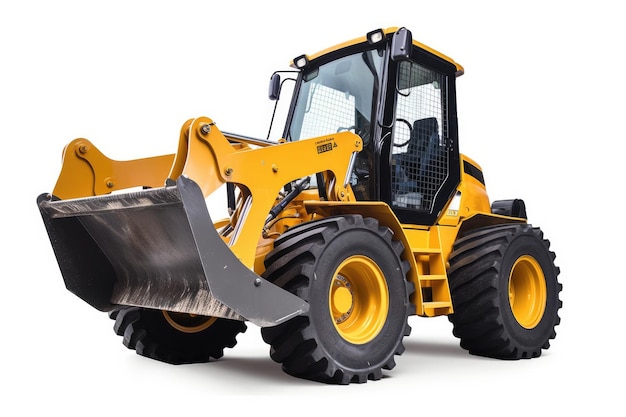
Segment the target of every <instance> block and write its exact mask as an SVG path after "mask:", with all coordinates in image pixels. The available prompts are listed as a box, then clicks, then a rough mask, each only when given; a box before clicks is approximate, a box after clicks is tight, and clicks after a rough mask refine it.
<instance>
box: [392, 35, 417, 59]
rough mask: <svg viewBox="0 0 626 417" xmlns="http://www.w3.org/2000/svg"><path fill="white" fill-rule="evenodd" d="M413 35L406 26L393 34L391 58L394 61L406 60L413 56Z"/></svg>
mask: <svg viewBox="0 0 626 417" xmlns="http://www.w3.org/2000/svg"><path fill="white" fill-rule="evenodd" d="M412 46H413V35H411V31H410V30H408V29H406V28H400V29H398V31H397V32H396V33H394V34H393V39H392V40H391V59H392V60H393V61H406V60H407V59H409V57H410V56H411V48H412Z"/></svg>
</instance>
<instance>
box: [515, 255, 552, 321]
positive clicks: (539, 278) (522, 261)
mask: <svg viewBox="0 0 626 417" xmlns="http://www.w3.org/2000/svg"><path fill="white" fill-rule="evenodd" d="M546 299H547V288H546V279H545V276H544V275H543V271H542V269H541V266H540V265H539V263H538V262H537V261H536V260H535V258H533V257H532V256H529V255H524V256H521V257H519V258H518V259H517V261H515V264H514V265H513V269H511V275H510V277H509V302H510V303H511V310H512V311H513V316H515V320H517V322H518V323H519V324H520V325H521V326H522V327H524V328H526V329H532V328H534V327H535V326H537V324H539V322H540V321H541V318H542V317H543V313H544V311H545V309H546Z"/></svg>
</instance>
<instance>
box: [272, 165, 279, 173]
mask: <svg viewBox="0 0 626 417" xmlns="http://www.w3.org/2000/svg"><path fill="white" fill-rule="evenodd" d="M272 171H274V172H278V167H277V166H276V164H274V165H272Z"/></svg>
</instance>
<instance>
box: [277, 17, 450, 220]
mask: <svg viewBox="0 0 626 417" xmlns="http://www.w3.org/2000/svg"><path fill="white" fill-rule="evenodd" d="M294 66H295V67H296V68H298V69H299V70H300V73H299V75H298V79H297V81H296V86H295V90H294V96H293V100H292V103H291V107H290V110H289V114H288V117H287V124H286V128H285V131H284V134H283V137H284V138H286V139H287V140H289V141H296V140H302V139H308V138H314V137H318V136H324V135H330V134H333V133H337V132H342V131H351V132H354V133H356V134H357V135H359V136H360V137H361V139H362V140H363V150H362V151H361V152H360V153H359V154H358V155H357V158H356V161H355V165H354V168H353V170H352V174H351V178H350V184H351V187H352V190H353V192H354V194H355V197H356V198H357V200H360V201H384V202H386V203H387V204H389V205H390V206H391V207H392V209H393V211H394V212H395V213H396V215H397V216H398V218H399V219H400V221H401V222H403V223H412V224H424V225H432V224H434V222H435V221H436V219H437V218H438V217H439V215H440V213H441V212H442V210H443V209H444V206H445V204H446V203H447V201H448V200H449V199H450V197H452V194H453V193H454V192H455V190H456V186H457V185H458V182H459V178H460V166H459V154H458V148H457V146H456V144H457V124H456V101H455V77H456V76H458V75H460V74H461V73H462V68H461V67H460V66H459V65H458V64H455V63H454V61H452V60H450V59H449V58H447V57H445V56H443V55H441V54H439V53H437V52H436V51H433V50H431V49H430V48H428V47H425V46H424V45H421V44H419V43H417V42H413V40H412V36H411V33H410V32H409V31H408V30H406V29H404V28H401V29H396V28H391V29H387V30H377V31H373V32H370V33H368V34H367V36H366V37H365V38H364V39H363V38H361V39H356V40H354V41H352V42H348V43H346V44H342V45H340V46H338V47H336V48H334V49H331V50H330V52H328V51H326V52H324V53H322V54H319V55H316V56H312V57H308V56H306V55H302V56H300V57H298V58H296V59H294ZM279 82H280V81H279V80H274V79H273V83H272V85H273V86H271V87H270V96H271V97H272V92H274V94H273V95H274V97H273V98H277V96H278V94H277V91H278V90H277V87H276V86H277V85H278V83H279ZM322 179H323V177H322V176H320V175H318V176H317V180H318V181H321V180H322ZM321 188H323V187H320V189H321Z"/></svg>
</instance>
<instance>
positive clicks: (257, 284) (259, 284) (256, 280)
mask: <svg viewBox="0 0 626 417" xmlns="http://www.w3.org/2000/svg"><path fill="white" fill-rule="evenodd" d="M254 286H255V287H260V286H261V278H255V279H254Z"/></svg>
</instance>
